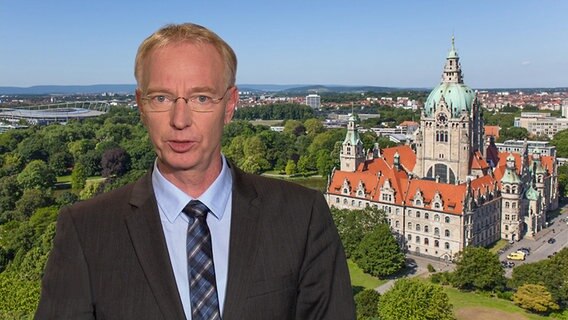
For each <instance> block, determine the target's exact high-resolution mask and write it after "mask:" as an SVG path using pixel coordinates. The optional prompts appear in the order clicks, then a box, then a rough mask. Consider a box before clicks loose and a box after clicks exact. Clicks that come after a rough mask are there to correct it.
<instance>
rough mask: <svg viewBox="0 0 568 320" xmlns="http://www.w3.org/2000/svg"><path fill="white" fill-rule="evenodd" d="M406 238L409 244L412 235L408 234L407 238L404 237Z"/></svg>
mask: <svg viewBox="0 0 568 320" xmlns="http://www.w3.org/2000/svg"><path fill="white" fill-rule="evenodd" d="M406 238H407V239H408V242H410V240H412V235H411V234H409V235H408V236H406Z"/></svg>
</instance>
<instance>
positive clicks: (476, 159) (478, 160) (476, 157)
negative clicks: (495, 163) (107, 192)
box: [470, 151, 489, 170]
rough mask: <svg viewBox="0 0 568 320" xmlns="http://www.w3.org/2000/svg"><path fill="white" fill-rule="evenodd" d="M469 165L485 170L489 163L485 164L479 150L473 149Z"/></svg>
mask: <svg viewBox="0 0 568 320" xmlns="http://www.w3.org/2000/svg"><path fill="white" fill-rule="evenodd" d="M470 167H471V168H472V169H479V170H485V169H488V168H489V165H488V164H487V161H485V159H483V156H482V155H481V152H479V151H475V152H474V153H473V156H472V157H471V164H470Z"/></svg>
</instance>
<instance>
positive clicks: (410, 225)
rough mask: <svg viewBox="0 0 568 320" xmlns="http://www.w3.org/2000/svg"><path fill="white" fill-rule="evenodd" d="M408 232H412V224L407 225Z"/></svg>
mask: <svg viewBox="0 0 568 320" xmlns="http://www.w3.org/2000/svg"><path fill="white" fill-rule="evenodd" d="M408 230H412V222H409V223H408Z"/></svg>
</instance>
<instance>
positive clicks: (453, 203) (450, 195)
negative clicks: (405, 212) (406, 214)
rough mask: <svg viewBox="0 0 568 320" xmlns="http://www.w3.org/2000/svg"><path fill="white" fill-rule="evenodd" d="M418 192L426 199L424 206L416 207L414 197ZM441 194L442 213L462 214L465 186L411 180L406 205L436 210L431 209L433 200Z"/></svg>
mask: <svg viewBox="0 0 568 320" xmlns="http://www.w3.org/2000/svg"><path fill="white" fill-rule="evenodd" d="M417 192H420V193H421V194H422V197H423V198H424V206H423V207H422V206H414V201H413V200H414V196H415V195H416V193H417ZM436 192H439V193H440V196H441V199H442V203H443V206H442V209H440V210H439V211H440V212H448V213H453V214H461V213H462V212H463V203H462V201H463V196H464V195H465V184H463V183H462V184H459V185H455V184H447V183H437V182H436V181H434V180H423V179H415V180H410V186H409V187H408V193H407V194H408V197H407V200H406V205H407V206H409V207H414V208H425V209H426V208H427V209H428V210H436V209H433V208H432V207H431V203H432V200H433V199H434V196H435V195H436Z"/></svg>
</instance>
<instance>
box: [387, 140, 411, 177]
mask: <svg viewBox="0 0 568 320" xmlns="http://www.w3.org/2000/svg"><path fill="white" fill-rule="evenodd" d="M397 152H398V155H399V156H400V158H399V159H400V164H402V166H403V167H404V168H405V169H406V170H408V171H412V170H414V166H415V165H416V154H415V153H414V151H412V149H411V148H410V147H409V146H407V145H402V146H396V147H392V148H386V149H383V150H382V153H383V157H384V159H385V161H386V162H388V163H390V164H391V165H392V164H393V163H394V155H395V153H397Z"/></svg>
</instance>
